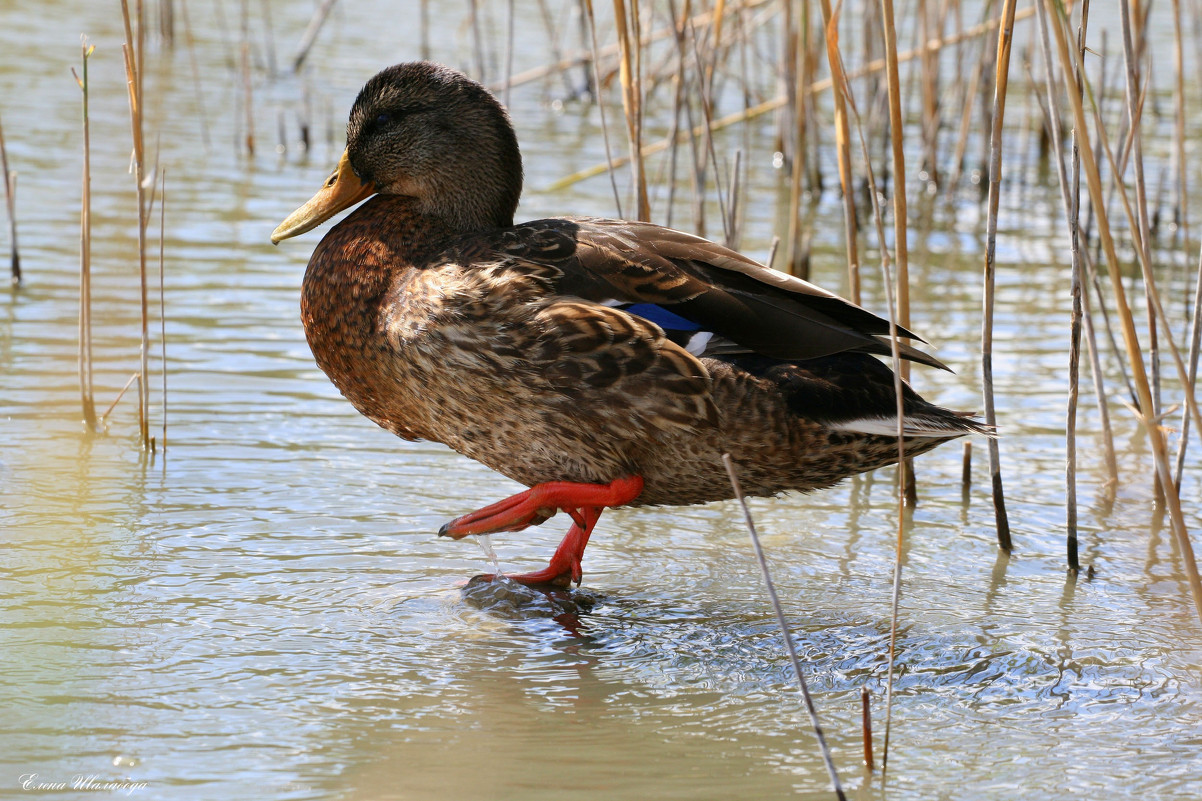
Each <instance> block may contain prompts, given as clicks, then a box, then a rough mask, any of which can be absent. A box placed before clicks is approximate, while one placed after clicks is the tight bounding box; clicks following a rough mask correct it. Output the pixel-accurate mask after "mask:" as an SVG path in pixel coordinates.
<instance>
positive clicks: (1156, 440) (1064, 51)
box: [1045, 0, 1202, 621]
mask: <svg viewBox="0 0 1202 801" xmlns="http://www.w3.org/2000/svg"><path fill="white" fill-rule="evenodd" d="M1045 2H1047V3H1048V11H1049V12H1051V13H1050V14H1049V16H1050V17H1051V18H1052V22H1053V24H1052V31H1053V33H1055V35H1056V46H1057V54H1058V56H1059V59H1060V63H1061V74H1062V77H1063V78H1064V80H1065V82H1066V87H1065V89H1066V92H1067V94H1068V98H1069V101H1070V104H1071V106H1072V111H1073V119H1074V124H1075V125H1076V126H1077V129H1078V130H1080V131H1085V130H1087V125H1086V119H1085V108H1084V103H1083V101H1082V98H1081V97H1079V96H1078V95H1076V94H1075V92H1074V91H1073V89H1074V87H1073V85H1072V73H1073V68H1074V65H1076V69H1078V70H1081V73H1082V75H1084V70H1083V69H1082V67H1081V64H1080V61H1081V57H1080V54H1079V53H1077V52H1076V51H1074V50H1071V49H1070V48H1069V46H1068V42H1067V37H1066V34H1065V28H1066V27H1067V25H1068V20H1067V18H1066V17H1065V16H1064V9H1063V8H1062V7H1061V6H1060V5H1059V4H1058V3H1056V0H1045ZM1086 88H1087V89H1088V82H1087V83H1086ZM1093 111H1094V114H1095V117H1096V115H1097V106H1096V105H1094V107H1093ZM1079 142H1080V147H1081V163H1082V165H1083V166H1084V168H1085V176H1086V183H1087V185H1088V186H1089V196H1090V202H1091V203H1092V204H1093V207H1094V210H1095V214H1096V217H1095V219H1096V221H1097V229H1098V237H1099V239H1100V240H1101V245H1102V248H1103V251H1104V252H1105V254H1106V262H1107V265H1108V266H1109V271H1108V272H1109V273H1110V283H1111V288H1112V290H1113V294H1114V302H1115V306H1116V308H1117V311H1118V317H1119V324H1120V326H1121V329H1122V334H1123V342H1124V344H1125V346H1126V349H1127V357H1128V360H1129V362H1130V365H1131V373H1132V377H1133V378H1134V381H1135V388H1136V391H1137V393H1138V398H1139V406H1138V408H1137V409H1136V414H1137V416H1138V417H1139V419H1140V421H1141V422H1142V423H1143V428H1144V432H1145V433H1146V434H1147V437H1148V442H1149V444H1150V445H1151V448H1152V454H1153V457H1154V462H1155V466H1156V471H1157V473H1158V475H1159V476H1160V480H1161V485H1162V487H1164V488H1165V490H1166V491H1165V503H1166V506H1167V508H1168V513H1169V519H1170V520H1171V521H1172V530H1173V536H1174V539H1175V541H1176V542H1177V546H1178V548H1179V550H1180V552H1181V557H1182V563H1183V565H1184V569H1185V574H1186V578H1187V580H1188V582H1189V586H1190V592H1191V595H1192V597H1193V601H1194V608H1195V611H1196V612H1197V614H1198V618H1199V620H1200V621H1202V579H1200V578H1199V575H1198V565H1197V562H1196V561H1195V559H1194V550H1193V546H1192V545H1191V543H1190V539H1189V532H1188V531H1187V530H1186V527H1185V518H1184V516H1183V514H1182V511H1181V501H1180V498H1179V496H1178V494H1177V492H1176V488H1175V486H1174V485H1173V483H1172V481H1171V480H1170V479H1171V475H1170V473H1169V460H1168V449H1167V445H1166V443H1165V440H1164V434H1163V432H1162V431H1161V428H1160V425H1159V421H1158V420H1156V419H1154V418H1152V417H1150V416H1149V411H1150V410H1151V409H1152V408H1153V404H1152V388H1151V385H1150V383H1149V381H1148V374H1147V371H1146V370H1145V367H1144V358H1143V353H1142V351H1141V350H1140V345H1139V336H1138V334H1137V333H1136V330H1135V321H1134V318H1133V317H1132V314H1131V307H1130V305H1129V304H1128V303H1127V293H1126V288H1125V287H1124V286H1123V281H1122V275H1121V274H1120V270H1119V265H1120V264H1121V262H1120V261H1119V258H1118V253H1117V250H1116V248H1115V243H1114V238H1113V237H1112V236H1111V232H1110V221H1109V219H1108V216H1107V214H1106V207H1105V198H1104V194H1103V189H1102V177H1101V172H1100V170H1099V168H1098V162H1097V160H1096V159H1095V158H1094V156H1093V147H1092V145H1091V144H1090V141H1089V137H1087V136H1082V137H1081V138H1080V139H1079ZM1187 389H1188V388H1187Z"/></svg>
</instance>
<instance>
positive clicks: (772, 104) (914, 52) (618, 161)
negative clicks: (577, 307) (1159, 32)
mask: <svg viewBox="0 0 1202 801" xmlns="http://www.w3.org/2000/svg"><path fill="white" fill-rule="evenodd" d="M1034 14H1035V9H1033V8H1024V9H1023V10H1022V11H1019V12H1016V13H1015V15H1014V21H1015V22H1016V23H1017V22H1019V21H1020V20H1025V19H1027V18H1029V17H1031V16H1032V15H1034ZM997 26H998V20H997V19H990V20H987V21H985V22H982V23H981V24H979V25H974V26H973V27H971V28H968V29H967V30H964V31H962V32H960V33H957V34H953V35H951V36H945V37H941V38H939V39H935V40H932V41H930V42H927V43H926V44H925V45H922V46H919V47H916V48H913V49H911V50H907V51H905V52H902V53H900V54H898V56H897V60H898V63H899V64H900V63H905V62H908V61H912V60H913V59H915V58H917V57H919V55H920V54H921V53H922V51H923V50H924V49H931V50H940V49H942V48H944V47H950V46H952V45H957V44H960V43H961V42H964V41H968V40H971V39H975V38H977V37H979V36H984V35H985V34H988V33H990V32H991V31H993V30H994V29H995V28H997ZM885 66H886V65H885V60H884V59H876V60H875V61H871V62H869V63H868V64H866V65H865V66H863V67H861V68H860V69H858V70H856V71H855V72H852V73H849V74H848V76H847V78H848V80H858V79H860V78H863V77H865V76H867V75H872V74H873V73H876V72H880V71H881V70H883V69H885ZM833 85H834V84H833V82H832V81H831V79H830V78H822V79H819V80H816V81H814V82H812V83H810V84H809V85H808V86H807V87H806V88H805V89H804V90H799V91H798V96H799V97H801V96H807V97H808V96H810V95H813V94H816V93H818V92H825V91H827V90H828V89H830V88H831V87H832V86H833ZM786 102H787V98H786V96H785V95H784V94H780V95H777V96H776V97H774V98H772V99H771V100H765V101H764V102H763V103H760V104H758V105H755V106H752V107H751V108H748V109H744V110H742V111H736V112H733V113H731V114H727V115H726V116H724V117H719V118H718V119H716V120H713V121H712V122H711V123H710V124H709V125H708V126H704V125H698V126H696V127H695V128H691V129H690V130H688V131H684V132H682V133H681V134H680V135H679V136H678V137H677V138H678V140H679V141H681V142H684V141H687V140H688V138H689V137H690V136H694V137H697V136H703V135H705V134H706V133H707V132H709V133H713V132H717V131H720V130H723V129H725V128H729V127H730V126H731V125H735V124H737V123H740V122H746V121H748V120H752V119H755V118H756V117H760V116H763V115H764V114H768V113H770V112H773V111H776V110H777V109H779V108H782V107H783V106H784V105H785V103H786ZM671 146H672V140H670V139H667V138H665V139H660V140H659V141H657V142H652V143H651V144H649V145H644V146H643V148H642V150H641V152H642V155H643V156H644V157H646V156H651V155H654V154H656V153H662V152H663V151H665V150H667V149H668V148H669V147H671ZM629 163H630V159H629V157H627V156H619V157H618V158H615V159H611V160H609V161H607V162H606V163H604V164H596V165H594V166H592V167H588V168H586V169H583V170H579V171H577V172H574V173H572V174H571V175H567V176H564V177H563V178H560V179H559V180H558V181H555V182H554V183H552V184H551V185H550V186H549V187H547V191H549V192H555V191H558V190H560V189H566V188H567V187H569V186H572V185H573V184H577V183H579V182H581V181H584V180H587V179H589V178H593V177H596V176H598V175H601V174H602V173H605V172H607V171H609V170H613V169H618V168H619V167H625V166H626V165H627V164H629Z"/></svg>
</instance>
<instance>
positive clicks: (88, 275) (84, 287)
mask: <svg viewBox="0 0 1202 801" xmlns="http://www.w3.org/2000/svg"><path fill="white" fill-rule="evenodd" d="M82 39H83V41H82V42H81V44H80V48H81V50H82V52H83V66H82V68H81V69H82V72H83V77H82V78H80V77H79V76H76V78H75V81H76V83H78V84H79V88H80V90H81V91H82V92H83V177H82V179H81V183H82V188H81V191H80V212H79V396H80V405H81V406H82V407H83V420H84V423H85V424H86V425H87V427H88V429H89V430H95V429H96V395H95V391H94V389H93V380H92V375H93V373H92V135H91V126H90V123H89V117H88V57H89V56H91V55H92V53H93V52H94V51H95V50H96V48H95V46H93V45H89V44H88V40H87V37H86V36H85V37H82ZM71 74H72V75H74V74H75V70H74V68H72V70H71Z"/></svg>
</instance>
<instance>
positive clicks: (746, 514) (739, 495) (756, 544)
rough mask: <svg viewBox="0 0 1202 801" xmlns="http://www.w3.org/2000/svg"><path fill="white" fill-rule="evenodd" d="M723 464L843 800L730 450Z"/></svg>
mask: <svg viewBox="0 0 1202 801" xmlns="http://www.w3.org/2000/svg"><path fill="white" fill-rule="evenodd" d="M722 464H723V465H725V466H726V474H727V475H728V476H729V477H730V486H731V488H732V489H734V492H735V499H736V500H738V502H739V505H740V506H742V507H743V518H744V520H746V521H747V530H748V532H750V534H751V545H752V547H753V548H754V549H755V558H756V561H757V562H758V563H759V566H760V572H761V574H763V576H764V586H765V587H766V588H767V590H768V598H769V600H770V601H771V602H772V611H773V612H774V613H775V614H776V623H777V625H778V626H780V631H781V635H782V636H783V637H784V638H785V648H786V650H787V651H788V652H789V661H790V662H791V663H792V665H793V673H794V675H795V676H796V677H797V686H798V688H799V689H800V690H801V697H802V700H803V701H804V702H805V708H806V713H807V714H809V716H810V726H811V727H812V728H813V729H814V737H815V738H816V739H817V740H818V749H819V750H820V751H821V752H822V761H823V763H825V765H826V772H827V773H828V774H829V775H830V779H831V788H832V789H833V790H834V791H835V795H836V796H838V798H839V799H840V801H845V799H846V796H845V795H844V794H843V786H842V785H841V784H840V783H839V774H838V772H837V771H836V770H835V761H834V759H833V758H832V757H831V751H830V748H829V747H828V746H827V744H826V736H825V735H824V734H823V733H822V724H820V723H819V722H818V710H817V709H816V708H815V706H814V699H813V698H812V697H811V696H810V688H809V686H807V684H806V680H805V674H803V673H802V671H801V660H800V659H799V658H798V656H797V647H796V646H795V645H794V644H793V635H792V634H790V633H789V626H788V623H786V622H785V612H784V609H783V608H782V607H781V603H780V598H779V597H778V596H777V594H776V585H775V584H773V582H772V574H771V572H770V571H769V570H768V560H767V558H765V557H764V549H763V547H762V546H761V545H760V537H759V534H757V533H756V530H755V521H754V520H752V518H751V508H750V507H749V506H748V505H747V499H746V498H745V497H744V496H743V488H742V487H741V486H740V485H739V477H738V475H736V473H735V465H734V462H733V461H732V460H731V458H730V454H729V453H724V454H722Z"/></svg>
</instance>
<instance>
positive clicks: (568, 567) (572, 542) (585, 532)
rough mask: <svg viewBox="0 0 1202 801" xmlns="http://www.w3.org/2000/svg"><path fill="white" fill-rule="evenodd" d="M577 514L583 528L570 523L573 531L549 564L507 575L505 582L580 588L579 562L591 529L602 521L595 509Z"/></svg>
mask: <svg viewBox="0 0 1202 801" xmlns="http://www.w3.org/2000/svg"><path fill="white" fill-rule="evenodd" d="M579 511H580V513H581V517H582V518H583V519H584V525H581V524H580V523H578V522H573V523H572V527H571V528H570V529H568V533H567V535H566V536H565V537H564V538H563V542H561V543H559V547H558V548H556V549H555V554H554V555H553V556H552V557H551V562H550V563H549V564H548V565H547V566H546V567H544V568H543V569H542V570H535V571H532V572H530V573H506V574H505V578H507V579H511V580H512V581H516V582H518V583H520V584H527V585H533V586H538V585H548V584H550V585H552V586H555V587H567V586H569V585H571V584H573V583H574V584H577V585H579V584H580V579H581V577H582V576H583V575H584V571H583V570H582V569H581V567H580V560H581V559H582V558H583V557H584V549H585V547H586V546H587V545H588V539H589V537H590V536H591V535H592V533H593V527H594V526H596V525H597V521H598V520H599V519H601V509H599V508H597V507H595V506H586V507H584V508H583V509H580V510H579ZM487 578H493V576H491V575H490V576H487Z"/></svg>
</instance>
